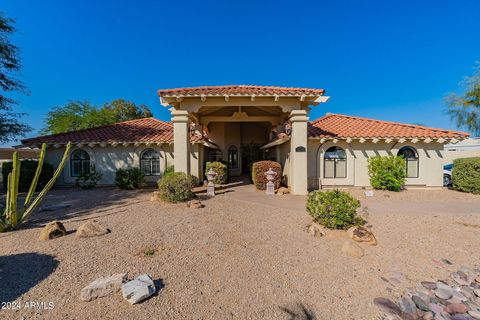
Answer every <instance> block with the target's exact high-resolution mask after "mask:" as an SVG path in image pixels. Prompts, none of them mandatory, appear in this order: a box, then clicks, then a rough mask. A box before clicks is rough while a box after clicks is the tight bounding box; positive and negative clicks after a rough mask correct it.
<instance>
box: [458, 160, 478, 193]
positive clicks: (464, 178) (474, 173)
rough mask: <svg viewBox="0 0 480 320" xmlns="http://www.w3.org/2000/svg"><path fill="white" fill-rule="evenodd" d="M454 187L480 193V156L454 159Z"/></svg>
mask: <svg viewBox="0 0 480 320" xmlns="http://www.w3.org/2000/svg"><path fill="white" fill-rule="evenodd" d="M452 184H453V189H454V190H458V191H463V192H471V193H475V194H480V157H474V158H461V159H456V160H453V170H452Z"/></svg>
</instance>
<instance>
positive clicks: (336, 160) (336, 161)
mask: <svg viewBox="0 0 480 320" xmlns="http://www.w3.org/2000/svg"><path fill="white" fill-rule="evenodd" d="M331 149H334V150H335V152H336V151H339V150H341V151H343V153H344V154H345V157H344V158H327V153H328V152H333V151H330V150H331ZM327 162H333V177H327V174H326V168H327V166H326V165H325V164H326V163H327ZM339 162H344V163H345V170H344V171H345V172H344V175H343V176H339V174H338V173H337V166H338V163H339ZM347 176H348V170H347V152H346V151H345V149H343V148H341V147H337V146H332V147H329V148H328V149H327V150H326V151H325V154H324V156H323V177H324V178H325V179H346V178H347Z"/></svg>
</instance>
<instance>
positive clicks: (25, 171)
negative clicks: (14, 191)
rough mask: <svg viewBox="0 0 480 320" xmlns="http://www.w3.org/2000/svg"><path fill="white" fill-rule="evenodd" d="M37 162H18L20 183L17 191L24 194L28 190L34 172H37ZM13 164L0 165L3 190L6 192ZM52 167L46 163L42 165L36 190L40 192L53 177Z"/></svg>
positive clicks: (9, 162)
mask: <svg viewBox="0 0 480 320" xmlns="http://www.w3.org/2000/svg"><path fill="white" fill-rule="evenodd" d="M37 164H38V161H37V160H21V161H20V181H19V185H18V191H20V192H26V191H28V189H29V188H30V184H31V183H32V180H33V177H34V176H35V171H36V170H37ZM12 168H13V163H12V162H11V161H8V162H4V163H3V164H2V178H3V180H2V182H3V190H7V181H8V174H9V173H10V172H11V171H12ZM53 171H54V170H53V166H52V165H51V164H49V163H47V162H44V163H43V167H42V171H41V173H40V177H39V178H38V184H37V188H36V190H41V189H43V187H45V185H46V184H47V182H48V181H49V180H50V179H51V178H52V177H53Z"/></svg>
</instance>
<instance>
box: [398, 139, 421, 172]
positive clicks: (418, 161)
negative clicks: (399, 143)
mask: <svg viewBox="0 0 480 320" xmlns="http://www.w3.org/2000/svg"><path fill="white" fill-rule="evenodd" d="M407 149H410V150H411V151H412V152H413V154H414V156H415V157H414V158H407V157H405V156H404V154H403V152H402V151H403V150H407ZM401 153H402V154H401ZM397 157H403V158H404V159H405V177H406V178H413V179H415V178H418V177H419V176H420V159H419V157H418V151H417V149H415V148H414V147H412V146H403V147H401V148H400V149H399V150H398V152H397ZM409 162H416V163H417V174H416V175H415V176H409V175H408V163H409Z"/></svg>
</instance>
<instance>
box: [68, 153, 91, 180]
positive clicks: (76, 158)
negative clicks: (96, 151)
mask: <svg viewBox="0 0 480 320" xmlns="http://www.w3.org/2000/svg"><path fill="white" fill-rule="evenodd" d="M87 173H90V156H89V155H88V153H87V152H86V151H85V150H82V149H77V150H75V151H73V152H72V155H71V156H70V176H72V177H80V176H82V175H83V174H87Z"/></svg>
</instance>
